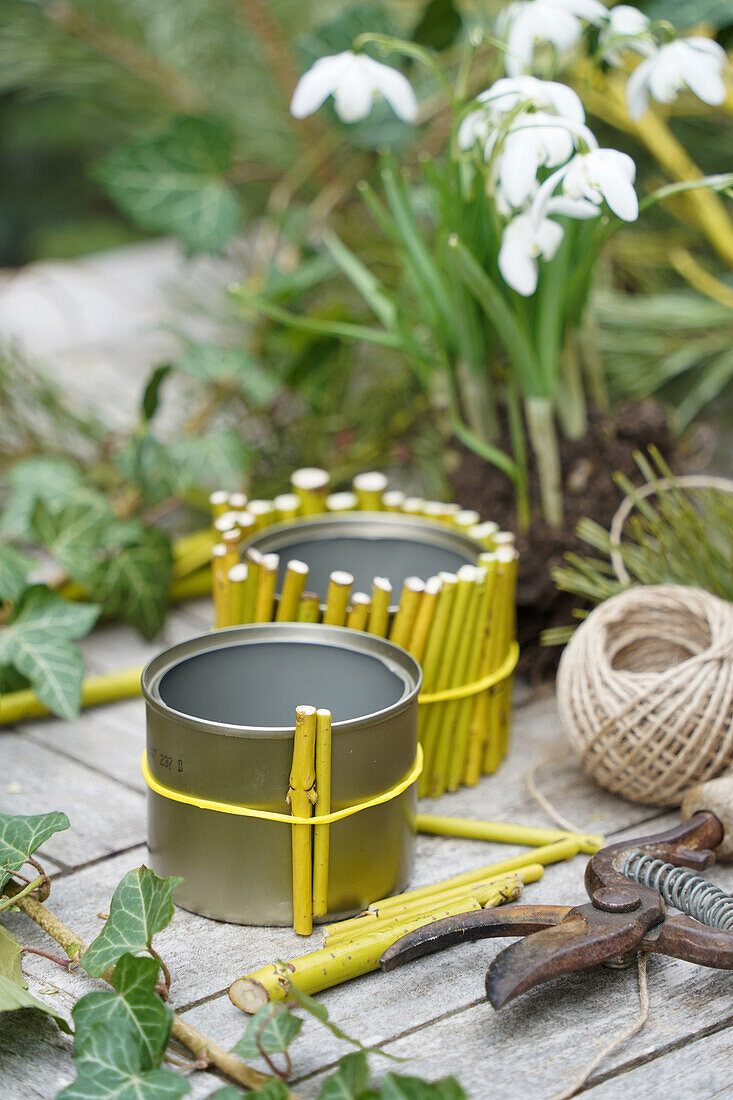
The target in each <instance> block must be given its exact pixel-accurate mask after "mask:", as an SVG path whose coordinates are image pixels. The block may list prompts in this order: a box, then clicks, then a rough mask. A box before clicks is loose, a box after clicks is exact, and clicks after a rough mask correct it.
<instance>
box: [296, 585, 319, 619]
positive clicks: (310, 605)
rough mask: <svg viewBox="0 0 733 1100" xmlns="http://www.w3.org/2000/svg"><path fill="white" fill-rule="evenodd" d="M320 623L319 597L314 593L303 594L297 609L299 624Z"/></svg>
mask: <svg viewBox="0 0 733 1100" xmlns="http://www.w3.org/2000/svg"><path fill="white" fill-rule="evenodd" d="M320 621H321V597H320V596H319V595H318V593H316V592H304V593H303V595H302V596H301V597H300V606H299V608H298V622H299V623H319V622H320Z"/></svg>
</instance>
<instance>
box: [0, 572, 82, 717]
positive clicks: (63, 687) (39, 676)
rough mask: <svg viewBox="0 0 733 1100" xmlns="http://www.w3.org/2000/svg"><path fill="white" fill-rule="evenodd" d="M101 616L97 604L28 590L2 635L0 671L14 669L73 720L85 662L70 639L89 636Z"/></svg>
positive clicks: (45, 700)
mask: <svg viewBox="0 0 733 1100" xmlns="http://www.w3.org/2000/svg"><path fill="white" fill-rule="evenodd" d="M99 612H100V608H99V607H98V606H96V605H95V604H87V603H74V602H72V601H71V600H65V599H63V598H62V597H61V596H58V595H56V593H55V592H51V591H50V589H49V588H47V587H46V586H45V585H43V584H36V585H32V586H31V587H30V588H27V589H26V591H25V592H24V593H23V596H22V597H21V599H20V601H19V603H18V605H17V607H16V608H15V611H14V613H13V617H12V618H11V620H10V622H9V623H8V625H7V626H6V627H5V628H4V629H3V630H2V631H0V666H3V665H11V666H12V667H13V668H14V669H15V670H16V671H17V672H19V673H20V674H21V675H22V676H25V677H26V678H27V679H28V680H29V681H30V683H31V684H32V685H33V688H34V690H35V692H36V695H37V696H38V698H39V699H40V700H41V702H42V703H44V704H45V706H47V707H48V709H49V710H50V711H52V712H53V713H54V714H57V715H58V716H59V717H60V718H73V717H74V716H75V715H76V714H78V712H79V706H80V703H81V682H82V677H83V675H84V660H83V658H82V655H81V653H80V651H79V650H78V649H77V647H76V646H75V645H72V644H71V639H73V638H81V637H82V636H83V635H84V634H87V633H88V632H89V631H90V630H91V628H92V626H93V625H94V623H95V622H96V621H97V618H98V617H99Z"/></svg>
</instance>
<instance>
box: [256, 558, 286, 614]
mask: <svg viewBox="0 0 733 1100" xmlns="http://www.w3.org/2000/svg"><path fill="white" fill-rule="evenodd" d="M279 566H280V557H279V555H278V554H265V555H264V556H263V558H262V561H261V562H260V568H259V577H258V578H257V595H256V596H255V610H254V617H253V619H252V621H253V622H255V623H271V622H272V612H273V610H274V607H275V588H276V587H277V571H278V568H279Z"/></svg>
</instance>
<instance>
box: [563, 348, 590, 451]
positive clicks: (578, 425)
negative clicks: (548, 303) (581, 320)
mask: <svg viewBox="0 0 733 1100" xmlns="http://www.w3.org/2000/svg"><path fill="white" fill-rule="evenodd" d="M556 403H557V417H558V420H559V421H560V424H561V426H562V430H563V433H564V435H565V437H566V438H567V439H582V438H583V436H584V435H585V433H586V431H587V430H588V413H587V408H586V401H585V390H584V389H583V379H582V375H581V371H580V359H579V356H578V345H577V342H576V339H575V333H574V332H572V331H571V332H568V334H567V336H566V338H565V343H564V345H563V350H562V354H561V356H560V376H559V379H558V394H557V402H556Z"/></svg>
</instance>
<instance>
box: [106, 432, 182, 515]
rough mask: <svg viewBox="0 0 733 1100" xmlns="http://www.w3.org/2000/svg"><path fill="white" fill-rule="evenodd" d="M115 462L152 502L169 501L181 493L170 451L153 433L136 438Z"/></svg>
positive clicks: (118, 455) (140, 434)
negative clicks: (168, 498)
mask: <svg viewBox="0 0 733 1100" xmlns="http://www.w3.org/2000/svg"><path fill="white" fill-rule="evenodd" d="M115 463H116V465H117V468H118V469H119V470H120V472H121V473H122V474H123V475H124V476H125V477H127V478H129V479H130V480H131V481H134V482H135V484H136V485H137V486H138V488H139V489H140V490H141V491H142V492H143V493H144V494H145V496H146V497H147V498H148V500H151V501H154V502H157V501H159V500H165V499H166V497H170V496H174V495H175V494H176V492H177V491H178V483H177V471H176V469H175V467H174V465H173V462H172V461H171V458H170V455H169V454H168V450H167V449H166V447H164V446H163V444H162V443H161V442H160V440H159V439H157V438H156V437H155V436H154V435H153V434H152V433H151V432H139V433H137V434H136V435H134V436H132V438H131V439H129V440H128V442H127V444H126V446H124V447H123V448H122V449H121V450H120V451H118V453H117V455H116V458H115Z"/></svg>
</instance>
